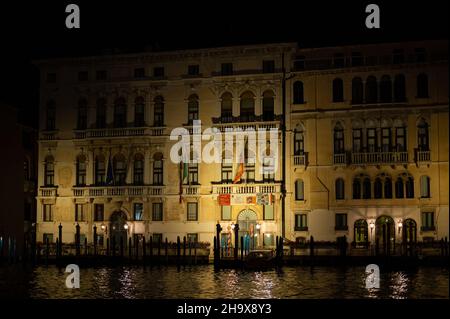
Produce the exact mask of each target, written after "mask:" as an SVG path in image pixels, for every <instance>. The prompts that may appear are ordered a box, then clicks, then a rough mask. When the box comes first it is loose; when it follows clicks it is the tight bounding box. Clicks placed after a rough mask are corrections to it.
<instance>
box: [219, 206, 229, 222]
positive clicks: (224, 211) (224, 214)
mask: <svg viewBox="0 0 450 319" xmlns="http://www.w3.org/2000/svg"><path fill="white" fill-rule="evenodd" d="M221 211H222V217H221V218H222V220H231V206H221Z"/></svg>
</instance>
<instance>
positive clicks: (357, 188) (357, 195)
mask: <svg viewBox="0 0 450 319" xmlns="http://www.w3.org/2000/svg"><path fill="white" fill-rule="evenodd" d="M353 199H361V180H360V179H359V178H355V179H354V180H353Z"/></svg>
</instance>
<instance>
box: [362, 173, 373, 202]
mask: <svg viewBox="0 0 450 319" xmlns="http://www.w3.org/2000/svg"><path fill="white" fill-rule="evenodd" d="M362 195H363V199H370V198H371V197H372V194H371V185H370V179H369V178H368V177H366V178H364V181H363V194H362Z"/></svg>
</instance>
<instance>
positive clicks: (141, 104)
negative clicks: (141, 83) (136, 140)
mask: <svg viewBox="0 0 450 319" xmlns="http://www.w3.org/2000/svg"><path fill="white" fill-rule="evenodd" d="M144 116H145V100H144V98H143V97H142V96H139V97H137V98H136V100H135V101H134V126H136V127H142V126H145V120H144Z"/></svg>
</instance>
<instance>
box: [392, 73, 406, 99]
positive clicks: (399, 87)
mask: <svg viewBox="0 0 450 319" xmlns="http://www.w3.org/2000/svg"><path fill="white" fill-rule="evenodd" d="M394 101H395V102H405V101H406V84H405V76H404V75H403V74H397V75H396V76H395V79H394Z"/></svg>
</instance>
